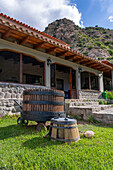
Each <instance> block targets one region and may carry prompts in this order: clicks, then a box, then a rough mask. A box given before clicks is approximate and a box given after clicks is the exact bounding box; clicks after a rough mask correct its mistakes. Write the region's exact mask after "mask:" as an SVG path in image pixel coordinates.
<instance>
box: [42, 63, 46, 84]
mask: <svg viewBox="0 0 113 170" xmlns="http://www.w3.org/2000/svg"><path fill="white" fill-rule="evenodd" d="M45 75H46V69H45V62H44V69H43V86H45Z"/></svg>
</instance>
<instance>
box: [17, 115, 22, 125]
mask: <svg viewBox="0 0 113 170" xmlns="http://www.w3.org/2000/svg"><path fill="white" fill-rule="evenodd" d="M21 123H23V119H22V118H21V117H19V118H18V119H17V124H18V125H19V124H21Z"/></svg>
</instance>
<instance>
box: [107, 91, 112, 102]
mask: <svg viewBox="0 0 113 170" xmlns="http://www.w3.org/2000/svg"><path fill="white" fill-rule="evenodd" d="M106 94H107V98H108V99H110V100H113V92H110V91H107V90H106Z"/></svg>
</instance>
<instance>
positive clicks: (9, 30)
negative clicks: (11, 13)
mask: <svg viewBox="0 0 113 170" xmlns="http://www.w3.org/2000/svg"><path fill="white" fill-rule="evenodd" d="M10 34H11V29H8V30H7V31H6V32H5V33H4V34H3V35H2V38H3V39H6V38H7V37H9V35H10Z"/></svg>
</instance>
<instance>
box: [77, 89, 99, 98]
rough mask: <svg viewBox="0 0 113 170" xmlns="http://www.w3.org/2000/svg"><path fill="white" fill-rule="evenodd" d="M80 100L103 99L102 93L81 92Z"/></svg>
mask: <svg viewBox="0 0 113 170" xmlns="http://www.w3.org/2000/svg"><path fill="white" fill-rule="evenodd" d="M79 99H86V100H96V99H102V92H98V91H97V92H94V91H83V90H82V91H79Z"/></svg>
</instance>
